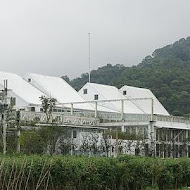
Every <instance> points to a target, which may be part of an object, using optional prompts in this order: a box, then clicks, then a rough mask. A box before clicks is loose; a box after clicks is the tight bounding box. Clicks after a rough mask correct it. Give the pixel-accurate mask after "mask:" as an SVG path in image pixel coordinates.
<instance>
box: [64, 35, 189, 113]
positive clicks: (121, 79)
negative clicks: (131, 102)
mask: <svg viewBox="0 0 190 190" xmlns="http://www.w3.org/2000/svg"><path fill="white" fill-rule="evenodd" d="M91 75H92V78H91V81H92V82H95V83H102V84H109V85H115V86H117V87H118V88H120V87H121V86H123V85H131V86H136V87H143V88H149V89H150V90H151V91H152V92H153V93H154V94H155V95H156V97H157V98H158V99H159V100H160V102H161V103H162V104H163V105H164V106H165V107H166V109H167V110H168V111H169V112H170V113H171V114H172V115H178V116H187V117H190V106H189V105H190V85H189V84H190V37H188V38H187V39H181V40H179V41H177V42H175V43H174V44H172V45H168V46H166V47H163V48H161V49H157V50H155V51H154V53H153V54H152V56H147V57H145V59H144V60H143V61H142V63H140V64H139V65H137V66H133V67H124V66H122V65H119V64H118V65H115V66H112V65H111V64H108V65H107V66H105V67H101V68H98V70H95V71H92V73H91ZM67 81H69V80H68V78H67ZM87 81H88V74H87V73H85V74H82V75H81V77H79V78H76V79H74V80H72V81H69V83H70V84H71V85H72V86H73V87H74V88H75V89H77V90H78V89H80V88H81V87H82V86H83V85H84V84H85V83H86V82H87Z"/></svg>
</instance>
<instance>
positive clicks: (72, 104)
mask: <svg viewBox="0 0 190 190" xmlns="http://www.w3.org/2000/svg"><path fill="white" fill-rule="evenodd" d="M71 115H73V103H71Z"/></svg>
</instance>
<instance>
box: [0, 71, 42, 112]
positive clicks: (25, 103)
mask: <svg viewBox="0 0 190 190" xmlns="http://www.w3.org/2000/svg"><path fill="white" fill-rule="evenodd" d="M4 80H7V83H8V97H12V98H15V103H16V104H15V107H16V109H23V110H28V111H40V107H39V105H40V104H41V101H40V97H41V96H42V95H44V93H43V92H41V91H39V90H38V89H36V88H35V87H33V86H31V85H30V84H28V83H27V82H26V81H25V80H23V79H22V78H21V77H20V76H18V75H17V74H13V73H8V72H2V71H1V72H0V89H1V90H3V89H4Z"/></svg>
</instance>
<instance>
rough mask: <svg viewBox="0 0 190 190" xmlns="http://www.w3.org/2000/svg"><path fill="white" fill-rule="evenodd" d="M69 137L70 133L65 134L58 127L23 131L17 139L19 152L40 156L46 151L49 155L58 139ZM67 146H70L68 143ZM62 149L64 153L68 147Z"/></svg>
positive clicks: (64, 131)
mask: <svg viewBox="0 0 190 190" xmlns="http://www.w3.org/2000/svg"><path fill="white" fill-rule="evenodd" d="M69 135H70V133H68V132H66V130H65V129H64V128H63V127H58V126H51V127H47V126H46V127H42V128H39V129H37V130H29V131H24V132H21V136H20V139H19V141H20V145H21V151H22V152H24V153H25V154H42V153H46V152H47V151H48V153H49V154H54V153H55V151H56V143H58V141H59V138H61V137H64V138H65V139H66V138H67V137H68V136H69ZM60 145H63V143H61V144H60ZM67 145H68V146H70V144H69V143H68V144H67ZM69 148H70V147H69ZM62 149H63V150H62V151H65V149H68V147H62Z"/></svg>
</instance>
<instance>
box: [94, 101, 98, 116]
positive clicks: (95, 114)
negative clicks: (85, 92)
mask: <svg viewBox="0 0 190 190" xmlns="http://www.w3.org/2000/svg"><path fill="white" fill-rule="evenodd" d="M94 116H95V118H97V117H98V103H97V102H95V113H94Z"/></svg>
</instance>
